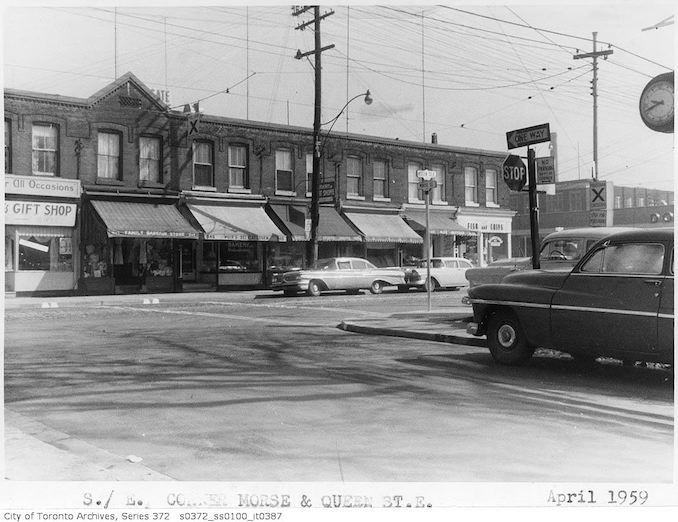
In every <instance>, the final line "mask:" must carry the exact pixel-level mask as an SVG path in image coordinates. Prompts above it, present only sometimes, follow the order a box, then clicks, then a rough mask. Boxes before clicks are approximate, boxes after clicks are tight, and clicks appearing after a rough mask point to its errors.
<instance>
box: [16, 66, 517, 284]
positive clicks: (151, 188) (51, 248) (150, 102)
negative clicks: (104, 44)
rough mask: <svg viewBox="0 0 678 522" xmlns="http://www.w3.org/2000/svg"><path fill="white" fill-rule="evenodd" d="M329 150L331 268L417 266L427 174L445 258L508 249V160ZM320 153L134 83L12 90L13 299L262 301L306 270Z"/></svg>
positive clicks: (348, 147) (301, 141) (325, 243)
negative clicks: (115, 296)
mask: <svg viewBox="0 0 678 522" xmlns="http://www.w3.org/2000/svg"><path fill="white" fill-rule="evenodd" d="M322 148H323V157H322V162H321V176H322V177H321V180H322V182H324V183H329V182H332V183H333V187H334V190H333V193H330V194H329V196H328V197H325V198H324V199H323V203H322V205H321V209H320V223H319V228H318V237H319V256H320V257H326V256H332V255H358V256H361V257H366V258H368V259H370V260H371V261H373V262H375V264H377V265H380V266H387V265H389V266H392V265H402V264H403V263H406V262H408V261H410V260H411V259H412V258H418V257H422V256H423V255H424V252H423V244H422V243H423V241H422V236H423V233H424V231H423V223H424V222H425V215H424V208H425V205H424V201H423V199H422V198H423V196H422V194H421V192H420V191H419V190H418V189H417V181H418V179H417V176H416V172H417V170H421V169H429V170H435V171H436V176H437V183H438V186H437V188H436V189H435V190H434V191H433V192H432V202H431V210H430V230H431V234H432V239H433V240H432V250H433V254H434V255H459V256H467V257H470V258H471V259H473V260H475V261H486V260H487V258H488V255H491V256H492V257H502V256H506V255H508V252H510V251H511V219H512V217H513V214H514V212H513V211H511V210H510V209H509V206H508V203H509V193H508V189H507V188H506V186H505V184H504V183H503V182H502V183H500V182H499V181H500V178H499V173H500V170H501V163H502V161H503V159H504V157H505V156H506V154H505V153H504V152H497V151H484V150H476V149H467V148H458V147H449V146H443V145H439V144H437V143H431V144H426V143H417V142H407V141H402V140H397V139H395V140H393V139H383V138H378V137H372V136H363V135H356V134H346V133H332V134H330V135H327V134H324V135H323V136H322ZM311 153H312V132H311V130H310V129H307V128H302V127H290V126H284V125H276V124H268V123H261V122H254V121H245V120H236V119H232V118H225V117H217V116H210V115H206V114H200V113H198V114H196V113H195V112H190V111H187V112H183V111H174V110H171V109H170V108H168V107H167V106H166V105H165V104H164V103H163V102H162V101H160V100H159V99H158V98H157V97H156V96H155V95H154V93H153V92H152V91H151V90H150V89H148V88H147V87H146V86H144V85H143V83H142V82H141V81H140V80H139V79H138V78H136V77H135V76H134V75H133V74H131V73H127V74H125V75H124V76H122V77H120V78H119V79H117V80H116V81H115V82H113V83H111V84H110V85H108V86H106V87H105V88H104V89H102V90H100V91H99V92H97V93H95V94H93V95H92V96H90V97H89V98H87V99H80V98H69V97H64V96H58V95H50V94H42V93H34V92H25V91H18V90H13V89H6V90H5V173H6V181H5V189H6V200H7V203H8V204H9V205H5V217H6V226H5V252H6V254H5V274H6V281H7V282H6V290H9V291H15V292H18V293H39V292H50V293H56V292H66V293H67V292H73V291H78V292H81V293H86V294H92V293H103V292H106V293H110V292H157V291H181V290H182V289H187V288H262V287H265V286H266V284H267V281H268V280H269V278H270V275H271V273H272V272H274V271H276V270H283V269H287V268H291V267H298V266H303V265H304V264H305V261H306V260H305V251H306V242H307V241H308V229H309V218H310V216H309V206H310V201H311V194H310V177H311V170H312V169H311V163H312V162H311ZM27 184H30V185H31V187H33V188H30V189H28V188H25V186H27ZM22 186H24V187H23V188H22ZM54 205H56V206H54ZM49 209H52V210H51V211H50V210H49ZM50 212H51V213H50ZM59 212H61V214H62V215H61V216H58V214H59ZM55 213H56V214H55ZM57 217H59V219H57ZM489 244H491V245H494V246H492V247H490V246H488V245H489Z"/></svg>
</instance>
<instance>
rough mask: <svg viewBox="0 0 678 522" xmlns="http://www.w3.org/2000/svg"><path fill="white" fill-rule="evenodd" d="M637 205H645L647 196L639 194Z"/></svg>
mask: <svg viewBox="0 0 678 522" xmlns="http://www.w3.org/2000/svg"><path fill="white" fill-rule="evenodd" d="M636 206H637V207H644V206H645V198H644V197H643V196H638V199H637V200H636Z"/></svg>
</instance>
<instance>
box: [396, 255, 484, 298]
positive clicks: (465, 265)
mask: <svg viewBox="0 0 678 522" xmlns="http://www.w3.org/2000/svg"><path fill="white" fill-rule="evenodd" d="M426 265H427V261H426V259H424V260H422V261H420V262H419V265H418V266H417V267H416V268H413V269H408V270H406V271H405V282H406V283H407V284H408V286H415V287H418V288H423V289H425V290H428V284H427V281H426V272H427V271H426ZM469 268H473V265H472V264H471V262H470V261H469V260H468V259H464V258H463V257H432V258H431V268H430V274H431V290H438V289H439V288H454V289H455V290H457V289H459V288H461V287H463V286H468V281H467V280H466V270H468V269H469Z"/></svg>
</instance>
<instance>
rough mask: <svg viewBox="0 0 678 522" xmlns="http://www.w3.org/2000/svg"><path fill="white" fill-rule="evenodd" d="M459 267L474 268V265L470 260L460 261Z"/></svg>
mask: <svg viewBox="0 0 678 522" xmlns="http://www.w3.org/2000/svg"><path fill="white" fill-rule="evenodd" d="M459 268H465V269H469V268H473V265H472V264H471V263H470V261H459Z"/></svg>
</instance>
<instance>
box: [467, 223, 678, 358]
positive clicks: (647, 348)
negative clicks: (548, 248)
mask: <svg viewBox="0 0 678 522" xmlns="http://www.w3.org/2000/svg"><path fill="white" fill-rule="evenodd" d="M673 248H674V240H673V228H670V229H666V228H662V229H636V230H632V231H626V232H620V233H617V234H613V235H611V236H608V237H607V238H606V239H603V240H601V241H599V242H598V243H596V244H595V245H594V246H593V248H592V249H591V250H590V251H589V252H588V253H587V254H586V255H585V256H584V257H583V259H581V261H579V263H578V264H577V265H576V266H575V267H574V268H573V269H572V271H566V272H549V271H546V270H526V271H522V272H516V273H514V274H510V275H508V276H506V277H505V278H504V280H503V281H502V283H500V284H487V285H479V286H476V287H473V288H470V289H469V300H470V302H471V304H472V305H473V321H472V322H471V323H469V324H468V327H467V331H468V332H469V333H471V334H473V335H477V336H481V335H487V345H488V347H489V349H490V352H491V354H492V356H493V357H494V359H495V360H496V361H498V362H499V363H503V364H520V363H522V362H524V361H526V360H528V359H529V358H530V357H531V356H532V354H533V352H534V350H535V349H536V348H550V349H555V350H559V351H562V352H566V353H569V354H571V355H572V356H573V357H575V358H576V359H580V360H589V361H592V360H593V359H595V358H597V357H600V356H607V357H613V358H617V359H621V360H623V361H646V362H663V363H668V364H673V322H674V311H673V275H674V274H673V271H674V267H673Z"/></svg>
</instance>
